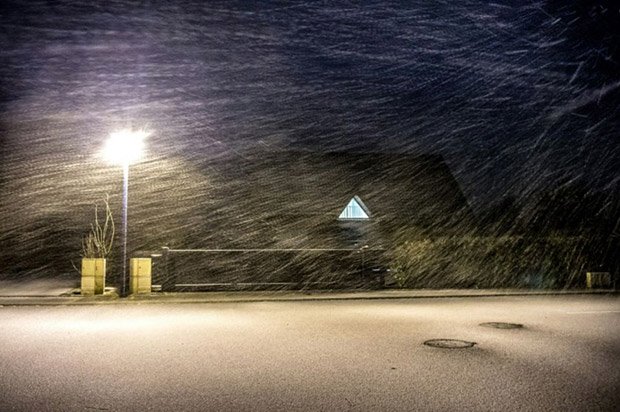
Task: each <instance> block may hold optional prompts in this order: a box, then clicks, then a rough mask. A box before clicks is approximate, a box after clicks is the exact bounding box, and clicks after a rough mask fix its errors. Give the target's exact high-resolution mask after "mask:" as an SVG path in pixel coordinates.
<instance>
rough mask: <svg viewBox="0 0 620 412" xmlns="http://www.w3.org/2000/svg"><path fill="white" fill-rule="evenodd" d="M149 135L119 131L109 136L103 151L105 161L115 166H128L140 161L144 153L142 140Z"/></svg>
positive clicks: (142, 132) (127, 130)
mask: <svg viewBox="0 0 620 412" xmlns="http://www.w3.org/2000/svg"><path fill="white" fill-rule="evenodd" d="M148 135H149V133H147V132H145V131H144V130H138V131H132V130H129V129H126V130H120V131H118V132H114V133H112V134H110V138H109V139H108V141H107V142H106V145H105V147H104V149H103V156H104V157H105V159H106V160H107V161H108V162H110V163H112V164H116V165H129V164H131V163H135V162H137V161H139V160H140V158H141V157H142V153H143V151H144V139H145V138H146V137H147V136H148Z"/></svg>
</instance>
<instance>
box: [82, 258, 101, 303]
mask: <svg viewBox="0 0 620 412" xmlns="http://www.w3.org/2000/svg"><path fill="white" fill-rule="evenodd" d="M105 271H106V259H103V258H83V259H82V287H81V293H82V295H101V294H103V291H104V290H105Z"/></svg>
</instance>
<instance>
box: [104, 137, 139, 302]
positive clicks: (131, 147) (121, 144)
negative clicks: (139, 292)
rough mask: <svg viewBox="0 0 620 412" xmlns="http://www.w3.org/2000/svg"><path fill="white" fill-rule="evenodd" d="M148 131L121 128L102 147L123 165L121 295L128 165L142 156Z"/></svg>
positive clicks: (124, 280)
mask: <svg viewBox="0 0 620 412" xmlns="http://www.w3.org/2000/svg"><path fill="white" fill-rule="evenodd" d="M147 136H148V133H147V132H145V131H144V130H140V131H131V130H121V131H119V132H114V133H112V134H110V138H109V139H108V141H107V143H106V146H105V148H104V157H105V158H106V159H107V160H108V161H109V162H110V163H112V164H115V165H120V166H122V167H123V212H122V215H123V219H122V220H123V227H122V238H123V275H122V283H121V296H127V283H128V278H129V276H128V274H127V199H128V197H129V165H130V164H132V163H136V162H137V161H139V160H140V158H141V157H142V152H143V150H144V139H145V138H146V137H147Z"/></svg>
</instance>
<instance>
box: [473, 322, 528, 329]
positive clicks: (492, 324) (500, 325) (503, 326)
mask: <svg viewBox="0 0 620 412" xmlns="http://www.w3.org/2000/svg"><path fill="white" fill-rule="evenodd" d="M480 326H485V327H487V328H495V329H521V328H522V327H523V325H522V324H520V323H506V322H484V323H481V324H480Z"/></svg>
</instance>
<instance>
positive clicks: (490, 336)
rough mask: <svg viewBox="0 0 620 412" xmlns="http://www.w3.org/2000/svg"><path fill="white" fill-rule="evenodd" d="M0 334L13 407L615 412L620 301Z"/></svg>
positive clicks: (95, 310) (137, 322)
mask: <svg viewBox="0 0 620 412" xmlns="http://www.w3.org/2000/svg"><path fill="white" fill-rule="evenodd" d="M482 322H514V323H520V324H523V325H524V328H522V329H507V330H506V329H493V328H489V327H483V326H479V324H480V323H482ZM0 331H1V333H0V410H2V411H5V410H24V411H31V410H38V411H44V410H63V411H64V410H70V411H71V410H118V411H121V410H123V411H125V410H175V411H177V410H231V411H232V410H235V411H239V410H286V411H289V410H325V411H327V410H330V411H331V410H354V411H355V410H368V411H371V410H372V411H378V410H433V411H446V410H476V411H479V410H502V411H512V410H515V411H516V410H531V411H540V410H548V411H586V410H588V411H589V410H603V411H607V410H608V411H614V410H618V408H619V405H620V368H618V365H620V298H619V297H618V296H617V295H611V296H605V295H572V296H571V295H567V296H503V297H485V298H481V297H468V298H444V299H424V298H421V299H389V300H379V299H376V300H348V301H347V300H342V301H298V302H245V303H240V302H228V303H211V304H200V303H185V304H178V303H172V302H171V303H168V304H151V303H148V302H142V303H136V304H133V305H128V304H117V305H114V304H104V305H73V306H61V305H57V306H40V307H37V306H32V305H29V306H2V307H0ZM436 338H448V339H463V340H467V341H471V342H476V344H475V345H474V346H473V347H472V348H470V349H439V348H432V347H428V346H425V345H423V343H424V341H426V340H428V339H436Z"/></svg>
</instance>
